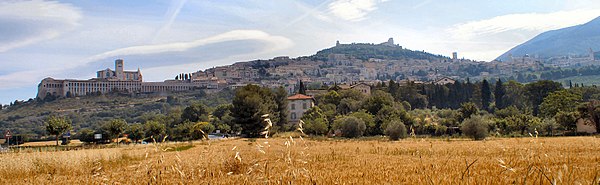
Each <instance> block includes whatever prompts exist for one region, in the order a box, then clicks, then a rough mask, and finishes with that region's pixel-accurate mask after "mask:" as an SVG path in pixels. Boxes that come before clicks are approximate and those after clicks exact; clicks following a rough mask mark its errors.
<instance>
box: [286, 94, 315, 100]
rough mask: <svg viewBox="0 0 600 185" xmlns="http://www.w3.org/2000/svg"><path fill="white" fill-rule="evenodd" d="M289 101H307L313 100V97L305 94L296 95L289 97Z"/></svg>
mask: <svg viewBox="0 0 600 185" xmlns="http://www.w3.org/2000/svg"><path fill="white" fill-rule="evenodd" d="M287 99H288V100H306V99H312V97H310V96H306V95H304V94H296V95H293V96H290V97H288V98H287Z"/></svg>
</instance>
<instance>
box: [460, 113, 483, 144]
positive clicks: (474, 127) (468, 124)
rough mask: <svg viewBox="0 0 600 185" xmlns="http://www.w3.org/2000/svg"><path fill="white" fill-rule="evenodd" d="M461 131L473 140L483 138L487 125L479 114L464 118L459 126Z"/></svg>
mask: <svg viewBox="0 0 600 185" xmlns="http://www.w3.org/2000/svg"><path fill="white" fill-rule="evenodd" d="M461 130H462V132H463V133H464V134H465V135H466V136H469V137H471V138H473V139H474V140H483V139H485V138H486V137H487V136H488V126H487V124H486V123H485V120H484V119H483V118H482V117H481V116H473V117H471V118H467V119H465V121H463V123H462V126H461Z"/></svg>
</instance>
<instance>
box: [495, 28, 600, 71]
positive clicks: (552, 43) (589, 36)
mask: <svg viewBox="0 0 600 185" xmlns="http://www.w3.org/2000/svg"><path fill="white" fill-rule="evenodd" d="M589 49H592V50H594V51H598V50H600V17H597V18H595V19H593V20H592V21H590V22H588V23H585V24H581V25H577V26H572V27H567V28H562V29H558V30H552V31H547V32H544V33H541V34H539V35H538V36H536V37H534V38H533V39H531V40H529V41H527V42H524V43H522V44H520V45H518V46H516V47H514V48H512V49H510V50H509V51H507V52H506V53H504V54H502V55H501V56H499V57H498V58H497V59H496V60H501V61H506V60H508V59H509V56H510V55H512V56H515V57H521V56H525V55H529V56H539V57H540V58H543V59H544V58H550V57H556V56H577V55H580V56H581V55H589Z"/></svg>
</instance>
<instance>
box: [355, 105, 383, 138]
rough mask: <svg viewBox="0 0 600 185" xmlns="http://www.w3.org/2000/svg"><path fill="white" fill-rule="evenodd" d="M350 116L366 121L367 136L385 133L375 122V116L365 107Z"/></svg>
mask: <svg viewBox="0 0 600 185" xmlns="http://www.w3.org/2000/svg"><path fill="white" fill-rule="evenodd" d="M348 116H352V117H356V118H358V119H360V120H362V121H363V122H364V123H365V126H366V130H365V135H367V136H374V135H377V134H381V133H383V132H382V130H381V129H380V128H379V127H378V126H377V125H376V124H375V119H374V116H373V115H372V114H370V113H368V112H366V111H365V110H364V109H363V110H360V111H358V112H353V113H351V114H349V115H348Z"/></svg>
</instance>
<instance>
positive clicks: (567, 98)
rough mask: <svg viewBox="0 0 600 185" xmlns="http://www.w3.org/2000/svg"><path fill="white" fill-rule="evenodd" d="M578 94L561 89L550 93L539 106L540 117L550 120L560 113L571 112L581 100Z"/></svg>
mask: <svg viewBox="0 0 600 185" xmlns="http://www.w3.org/2000/svg"><path fill="white" fill-rule="evenodd" d="M582 98H583V97H582V96H581V95H580V94H576V93H573V92H572V91H570V90H567V89H563V90H560V91H555V92H552V93H550V94H549V95H548V96H546V98H544V101H543V102H542V104H541V105H540V115H542V116H544V117H546V118H551V117H554V115H556V113H558V112H560V111H565V112H573V111H575V110H576V107H577V105H579V103H580V102H581V100H582Z"/></svg>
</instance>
